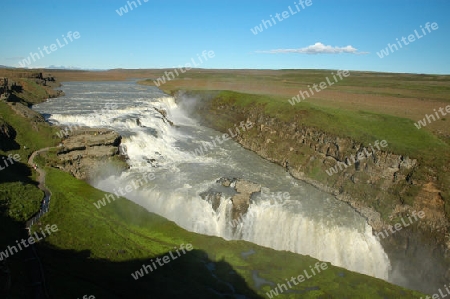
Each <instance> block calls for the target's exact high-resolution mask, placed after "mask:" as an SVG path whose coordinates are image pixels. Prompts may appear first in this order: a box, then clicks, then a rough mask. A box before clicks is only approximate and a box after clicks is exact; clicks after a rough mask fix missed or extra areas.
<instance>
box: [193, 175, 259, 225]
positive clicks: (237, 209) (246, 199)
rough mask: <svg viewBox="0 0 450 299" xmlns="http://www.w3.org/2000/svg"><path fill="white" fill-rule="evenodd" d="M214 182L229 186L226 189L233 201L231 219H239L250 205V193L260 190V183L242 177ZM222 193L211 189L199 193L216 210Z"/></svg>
mask: <svg viewBox="0 0 450 299" xmlns="http://www.w3.org/2000/svg"><path fill="white" fill-rule="evenodd" d="M216 183H217V184H218V185H220V186H223V187H226V188H230V190H227V191H228V192H227V194H228V195H231V202H232V203H233V208H232V210H231V218H232V219H231V220H235V219H239V218H241V217H242V216H243V215H245V214H246V213H247V211H248V207H249V206H250V199H251V196H252V194H253V193H256V192H261V186H260V185H258V184H256V183H253V182H249V181H246V180H243V179H237V178H232V179H230V178H220V179H218V180H217V181H216ZM222 195H223V192H221V191H218V190H213V189H210V190H208V191H205V192H202V193H200V196H201V197H202V198H203V199H204V200H206V201H208V202H209V203H211V205H212V208H213V209H214V211H217V209H218V208H219V206H220V203H221V198H222Z"/></svg>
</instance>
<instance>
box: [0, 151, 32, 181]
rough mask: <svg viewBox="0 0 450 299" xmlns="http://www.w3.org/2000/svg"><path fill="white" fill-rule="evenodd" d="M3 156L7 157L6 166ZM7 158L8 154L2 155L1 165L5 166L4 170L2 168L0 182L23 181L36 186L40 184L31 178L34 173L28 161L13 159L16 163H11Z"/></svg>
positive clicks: (0, 157)
mask: <svg viewBox="0 0 450 299" xmlns="http://www.w3.org/2000/svg"><path fill="white" fill-rule="evenodd" d="M3 158H5V161H7V163H8V166H6V167H5V165H6V164H5V162H4V160H3ZM7 158H8V156H5V155H0V166H1V167H2V168H4V169H3V170H0V182H2V183H12V182H22V183H25V184H32V185H35V186H37V185H38V183H37V182H36V181H34V180H32V179H30V177H31V174H32V173H31V170H30V168H29V167H28V165H27V164H26V163H22V162H15V161H14V160H13V161H14V164H10V162H9V160H8V159H7Z"/></svg>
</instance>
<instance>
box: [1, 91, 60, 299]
mask: <svg viewBox="0 0 450 299" xmlns="http://www.w3.org/2000/svg"><path fill="white" fill-rule="evenodd" d="M35 88H38V87H37V86H35ZM30 94H31V93H28V94H23V95H22V98H21V100H23V101H24V102H28V101H36V100H37V99H38V97H39V96H36V95H33V96H30ZM39 94H40V96H42V98H41V100H42V99H43V98H46V97H45V93H43V91H42V90H41V93H39ZM0 119H2V121H5V122H7V123H8V124H9V125H11V126H12V127H14V129H15V130H16V132H17V136H16V138H15V147H13V149H11V150H8V151H7V152H4V151H1V150H0V156H7V155H9V154H12V155H16V154H19V155H20V158H21V159H20V161H19V162H17V163H14V164H13V165H12V166H9V167H7V168H6V169H4V170H2V171H0V236H1V237H0V250H3V249H4V248H5V247H6V246H8V245H13V244H15V241H16V240H17V239H18V236H20V233H21V231H22V229H23V227H24V222H26V220H28V219H29V218H31V217H32V216H33V215H34V214H35V213H37V211H39V207H40V203H41V200H42V198H43V192H42V191H41V190H39V189H38V188H37V183H36V182H35V173H34V172H32V171H31V169H30V168H29V167H28V165H27V160H28V156H29V155H30V154H31V153H32V152H33V150H36V149H39V148H41V147H46V146H50V145H53V143H54V141H53V138H52V136H54V130H53V128H51V127H50V126H49V125H48V124H45V123H38V124H36V127H34V126H33V125H32V124H31V123H30V122H29V121H28V120H25V119H23V118H22V117H20V116H18V115H17V114H15V112H14V111H13V110H12V109H11V108H10V107H9V106H8V105H7V104H6V103H5V102H3V101H0ZM35 128H37V130H35ZM24 145H26V146H27V149H24ZM2 165H3V164H2ZM7 264H8V266H9V268H10V269H11V271H12V281H13V285H12V296H13V297H14V298H24V297H26V296H27V295H26V293H27V290H29V288H28V287H27V281H26V275H25V273H26V270H25V268H24V263H23V260H22V258H21V256H20V255H19V254H16V255H13V256H12V257H10V258H9V259H8V260H7ZM0 295H1V292H0Z"/></svg>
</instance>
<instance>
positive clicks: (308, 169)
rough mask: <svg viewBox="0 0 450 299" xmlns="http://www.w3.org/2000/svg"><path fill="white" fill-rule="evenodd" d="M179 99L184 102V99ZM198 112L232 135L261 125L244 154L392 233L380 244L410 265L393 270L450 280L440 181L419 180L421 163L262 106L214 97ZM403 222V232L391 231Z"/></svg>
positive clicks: (246, 135)
mask: <svg viewBox="0 0 450 299" xmlns="http://www.w3.org/2000/svg"><path fill="white" fill-rule="evenodd" d="M175 97H176V98H177V101H180V102H181V103H182V102H183V93H179V94H176V95H175ZM194 110H195V113H194V115H195V116H197V117H198V118H199V120H200V121H201V122H202V123H203V124H205V125H207V126H209V127H212V128H214V129H216V130H218V131H221V132H226V129H227V127H228V126H230V123H238V122H240V121H250V122H252V123H254V124H255V125H254V128H253V129H252V130H249V131H247V132H243V133H242V134H240V135H239V136H238V137H236V141H237V142H238V143H240V144H241V145H242V146H243V147H244V148H247V149H249V150H252V151H254V152H255V153H257V154H258V155H260V156H261V157H263V158H265V159H267V160H269V161H271V162H274V163H277V164H279V165H281V166H282V167H284V168H285V169H286V171H288V172H289V173H290V174H291V175H292V176H293V177H295V178H297V179H300V180H303V181H306V182H308V183H310V184H312V185H314V186H316V187H317V188H319V189H321V190H324V191H326V192H328V193H331V194H334V195H335V196H336V198H337V199H339V200H342V201H345V202H347V203H348V204H350V205H351V206H352V207H353V208H354V209H355V210H356V211H357V212H358V213H360V214H361V215H362V216H363V217H365V218H366V219H367V222H368V223H369V224H370V225H371V226H372V228H373V230H374V234H377V233H380V232H385V230H387V231H388V232H389V233H386V234H385V236H386V237H385V238H383V239H381V240H380V242H381V243H382V244H383V247H384V248H385V249H386V251H387V252H388V254H389V255H390V257H392V258H393V260H395V261H403V263H400V264H401V265H400V264H398V265H397V264H396V265H394V266H395V267H398V269H401V271H402V272H404V273H409V272H411V271H412V272H417V273H418V276H420V277H426V276H427V275H431V276H434V277H436V273H439V275H441V277H443V278H445V279H450V270H449V271H447V268H448V266H449V265H450V263H449V260H450V254H449V253H450V250H449V249H450V241H449V240H450V236H449V227H450V224H449V221H448V219H447V217H446V214H445V207H444V203H445V202H444V200H443V198H442V196H441V193H442V190H439V188H438V187H437V183H436V181H437V180H436V176H433V175H430V176H426V177H421V176H418V175H415V173H416V172H419V171H420V170H421V168H422V169H423V167H426V166H423V165H420V163H419V161H418V160H417V159H415V158H414V157H407V156H404V155H399V154H393V153H392V152H389V147H386V148H380V150H378V148H374V149H372V148H371V147H369V148H368V147H365V146H364V145H362V144H361V143H360V142H356V141H355V140H352V139H351V138H345V137H339V136H335V135H333V134H331V133H329V132H324V131H322V130H319V129H317V128H314V127H307V126H305V125H303V124H302V121H301V118H302V117H303V116H302V115H298V116H296V119H291V120H289V121H283V120H281V119H279V118H275V117H272V116H268V115H266V114H265V113H264V108H262V107H258V106H257V105H248V106H238V105H235V104H233V103H223V102H220V103H216V102H215V98H214V97H212V98H211V99H207V100H205V99H204V101H203V102H202V103H201V105H198V106H197V107H196V109H194ZM217 119H223V120H229V123H227V122H226V121H225V122H217V121H216V120H217ZM380 141H381V140H379V142H380ZM374 142H375V140H373V142H372V143H374ZM358 153H361V155H360V157H362V158H361V159H360V160H359V161H357V163H354V162H353V160H352V159H351V157H352V155H354V156H355V155H356V156H357V155H358ZM338 162H339V163H340V165H341V167H340V168H339V166H337V165H338V164H337V163H338ZM335 166H337V171H336V172H333V173H331V175H329V174H328V173H327V170H328V171H329V170H330V167H335ZM429 173H430V172H429ZM431 173H432V172H431ZM414 211H415V212H419V211H423V212H424V213H425V217H424V218H421V219H420V220H419V221H414V223H412V224H409V222H408V221H409V220H408V219H409V218H408V217H412V213H413V212H414ZM237 212H238V211H237V210H236V212H235V215H237ZM401 220H405V221H406V222H405V223H406V224H408V226H406V225H403V223H402V222H401ZM398 224H400V226H401V230H398V231H397V230H391V229H392V228H393V226H394V225H398ZM412 261H414V262H412ZM408 265H409V266H408ZM430 265H433V266H432V267H431V266H430ZM418 269H421V270H420V271H418ZM419 272H421V273H420V275H419ZM431 273H433V274H431Z"/></svg>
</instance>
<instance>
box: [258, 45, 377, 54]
mask: <svg viewBox="0 0 450 299" xmlns="http://www.w3.org/2000/svg"><path fill="white" fill-rule="evenodd" d="M256 53H267V54H278V53H298V54H341V53H347V54H369V52H358V49H356V48H354V47H352V46H350V45H348V46H346V47H333V46H325V45H324V44H322V43H321V42H318V43H315V44H314V45H311V46H308V47H306V48H300V49H275V50H268V51H256Z"/></svg>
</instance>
